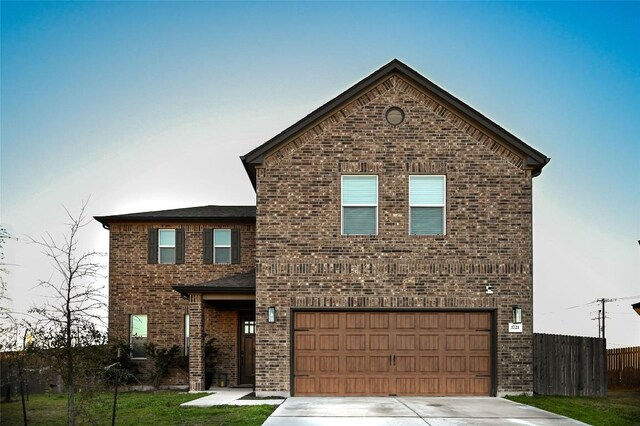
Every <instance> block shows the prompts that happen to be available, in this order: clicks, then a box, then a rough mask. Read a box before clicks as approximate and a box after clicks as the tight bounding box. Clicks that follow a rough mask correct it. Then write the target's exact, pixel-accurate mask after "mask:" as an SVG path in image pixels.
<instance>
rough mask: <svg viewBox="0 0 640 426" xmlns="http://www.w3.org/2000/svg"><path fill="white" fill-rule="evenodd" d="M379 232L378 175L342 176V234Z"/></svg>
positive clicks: (374, 233) (372, 233) (373, 233)
mask: <svg viewBox="0 0 640 426" xmlns="http://www.w3.org/2000/svg"><path fill="white" fill-rule="evenodd" d="M377 234H378V176H367V175H354V176H342V235H377Z"/></svg>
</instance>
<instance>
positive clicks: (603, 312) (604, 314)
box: [597, 297, 616, 339]
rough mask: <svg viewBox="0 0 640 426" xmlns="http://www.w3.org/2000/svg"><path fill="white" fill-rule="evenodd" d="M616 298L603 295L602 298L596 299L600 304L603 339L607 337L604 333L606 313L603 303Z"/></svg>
mask: <svg viewBox="0 0 640 426" xmlns="http://www.w3.org/2000/svg"><path fill="white" fill-rule="evenodd" d="M615 300H616V299H605V298H604V297H603V298H602V299H598V300H597V301H598V302H600V304H601V305H602V338H603V339H605V338H606V337H607V335H606V333H605V330H606V329H605V319H606V317H607V315H606V311H605V303H607V302H613V301H615Z"/></svg>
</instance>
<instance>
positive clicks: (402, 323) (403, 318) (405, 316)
mask: <svg viewBox="0 0 640 426" xmlns="http://www.w3.org/2000/svg"><path fill="white" fill-rule="evenodd" d="M396 328H397V329H400V330H402V329H411V330H413V329H415V328H416V315H415V313H413V312H409V313H402V314H396Z"/></svg>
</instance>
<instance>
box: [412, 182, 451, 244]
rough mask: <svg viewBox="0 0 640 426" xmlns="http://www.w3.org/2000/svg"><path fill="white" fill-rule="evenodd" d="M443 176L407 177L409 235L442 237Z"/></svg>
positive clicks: (443, 232)
mask: <svg viewBox="0 0 640 426" xmlns="http://www.w3.org/2000/svg"><path fill="white" fill-rule="evenodd" d="M445 194H446V179H445V176H440V175H433V176H409V233H410V234H411V235H444V234H445V215H446V208H445V207H446V204H445V203H446V201H445V200H446V196H445Z"/></svg>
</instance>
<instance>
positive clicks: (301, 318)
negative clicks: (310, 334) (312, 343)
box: [296, 312, 316, 329]
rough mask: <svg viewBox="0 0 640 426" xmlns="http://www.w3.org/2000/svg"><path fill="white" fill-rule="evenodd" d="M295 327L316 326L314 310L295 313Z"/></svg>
mask: <svg viewBox="0 0 640 426" xmlns="http://www.w3.org/2000/svg"><path fill="white" fill-rule="evenodd" d="M296 327H297V328H307V329H314V328H316V313H315V312H298V313H297V314H296Z"/></svg>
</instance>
